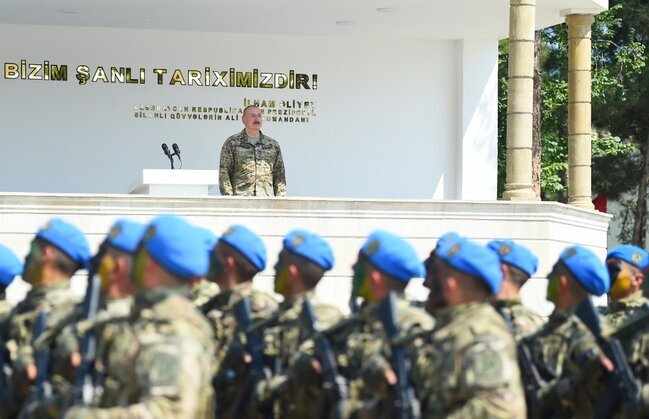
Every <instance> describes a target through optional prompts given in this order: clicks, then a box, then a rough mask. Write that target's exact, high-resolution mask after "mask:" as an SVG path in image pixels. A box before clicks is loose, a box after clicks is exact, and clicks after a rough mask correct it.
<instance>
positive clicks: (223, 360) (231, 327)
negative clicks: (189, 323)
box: [201, 282, 277, 418]
mask: <svg viewBox="0 0 649 419" xmlns="http://www.w3.org/2000/svg"><path fill="white" fill-rule="evenodd" d="M244 297H248V298H249V299H250V310H251V317H252V320H253V321H255V320H260V319H266V318H268V317H269V316H271V315H272V313H273V312H274V311H275V310H276V309H277V301H276V300H275V299H274V298H273V297H271V296H270V295H268V294H266V293H264V292H261V291H258V290H256V289H254V288H252V284H251V283H249V282H245V283H242V284H239V285H238V286H237V287H236V288H235V289H233V290H230V291H225V292H221V293H219V294H217V295H216V296H215V297H214V298H213V299H212V300H210V301H208V303H207V304H206V305H204V306H203V307H201V310H202V311H203V313H205V315H206V316H207V318H208V320H209V321H210V324H211V325H212V328H213V330H214V337H215V339H216V349H215V352H214V353H215V355H216V368H217V371H218V372H217V375H216V377H215V380H214V386H215V389H216V397H217V401H216V402H217V406H218V409H219V411H220V412H221V415H222V416H221V417H223V418H227V417H229V416H227V412H228V410H229V409H230V406H231V404H232V402H233V401H234V400H235V398H236V395H237V391H238V387H239V385H240V384H241V381H240V380H241V379H242V378H243V377H242V376H241V375H240V374H233V373H232V371H233V370H237V371H238V370H240V369H241V366H242V362H241V360H240V359H239V358H238V354H235V353H229V351H230V349H231V346H232V345H231V344H232V342H233V341H234V339H235V335H236V334H237V332H241V331H240V330H238V327H237V321H236V319H235V318H234V315H233V313H232V308H233V307H234V304H235V303H236V302H237V301H239V300H240V299H242V298H244ZM208 307H209V310H207V308H208ZM239 354H241V355H242V353H239ZM227 355H231V357H228V356H227ZM231 363H234V364H235V365H234V366H233V365H231ZM241 372H243V371H241Z"/></svg>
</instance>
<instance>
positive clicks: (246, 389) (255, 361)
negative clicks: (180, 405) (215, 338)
mask: <svg viewBox="0 0 649 419" xmlns="http://www.w3.org/2000/svg"><path fill="white" fill-rule="evenodd" d="M232 311H233V314H234V318H235V319H236V320H237V324H238V327H239V330H242V331H244V332H245V334H246V342H247V345H246V346H247V350H248V353H249V354H250V356H251V357H252V362H251V363H250V370H249V372H248V375H247V376H246V380H245V382H244V383H243V386H241V390H239V393H238V394H237V398H236V399H235V401H234V404H233V405H232V408H231V409H230V415H229V417H232V418H239V417H241V416H242V415H243V412H244V408H245V404H246V403H247V402H248V401H249V400H250V396H251V394H252V393H253V391H254V390H255V386H256V384H257V383H258V382H259V381H260V380H262V379H263V378H264V377H266V371H265V368H264V342H263V337H262V333H261V330H252V328H251V327H250V326H251V324H252V316H251V310H250V299H249V298H248V297H243V298H242V299H240V300H239V301H237V302H236V303H235V304H234V306H233V308H232Z"/></svg>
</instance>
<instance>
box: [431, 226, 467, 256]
mask: <svg viewBox="0 0 649 419" xmlns="http://www.w3.org/2000/svg"><path fill="white" fill-rule="evenodd" d="M460 238H461V237H460V235H459V234H457V233H456V232H455V231H449V232H448V233H444V234H442V236H441V237H440V238H439V240H437V244H436V245H435V252H444V251H445V250H447V249H448V248H449V247H450V246H452V245H453V244H454V243H455V242H457V241H458V240H459V239H460Z"/></svg>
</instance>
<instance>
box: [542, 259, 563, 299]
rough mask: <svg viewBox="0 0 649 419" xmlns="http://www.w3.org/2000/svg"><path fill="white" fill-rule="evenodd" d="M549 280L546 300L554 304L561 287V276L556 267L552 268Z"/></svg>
mask: <svg viewBox="0 0 649 419" xmlns="http://www.w3.org/2000/svg"><path fill="white" fill-rule="evenodd" d="M547 278H548V289H547V294H546V297H545V298H546V300H548V301H550V302H552V303H553V302H555V301H556V299H557V296H558V295H559V286H560V285H561V275H560V274H559V272H558V271H557V267H556V266H555V267H554V268H552V272H550V273H549V274H548V276H547Z"/></svg>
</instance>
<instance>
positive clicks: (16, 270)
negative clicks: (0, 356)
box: [0, 244, 23, 350]
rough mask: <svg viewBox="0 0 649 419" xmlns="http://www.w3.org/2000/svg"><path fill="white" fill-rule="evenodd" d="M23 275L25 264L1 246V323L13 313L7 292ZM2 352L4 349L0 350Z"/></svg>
mask: <svg viewBox="0 0 649 419" xmlns="http://www.w3.org/2000/svg"><path fill="white" fill-rule="evenodd" d="M22 273H23V264H22V262H20V260H19V259H18V257H17V256H16V255H15V254H14V252H12V251H11V250H9V248H8V247H6V246H3V245H1V244H0V323H2V319H3V318H4V317H5V316H6V315H8V314H9V312H10V311H11V304H9V301H7V300H6V297H5V292H6V291H7V287H8V286H9V284H11V282H13V280H14V278H15V277H16V275H20V274H22ZM0 350H2V348H0Z"/></svg>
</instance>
